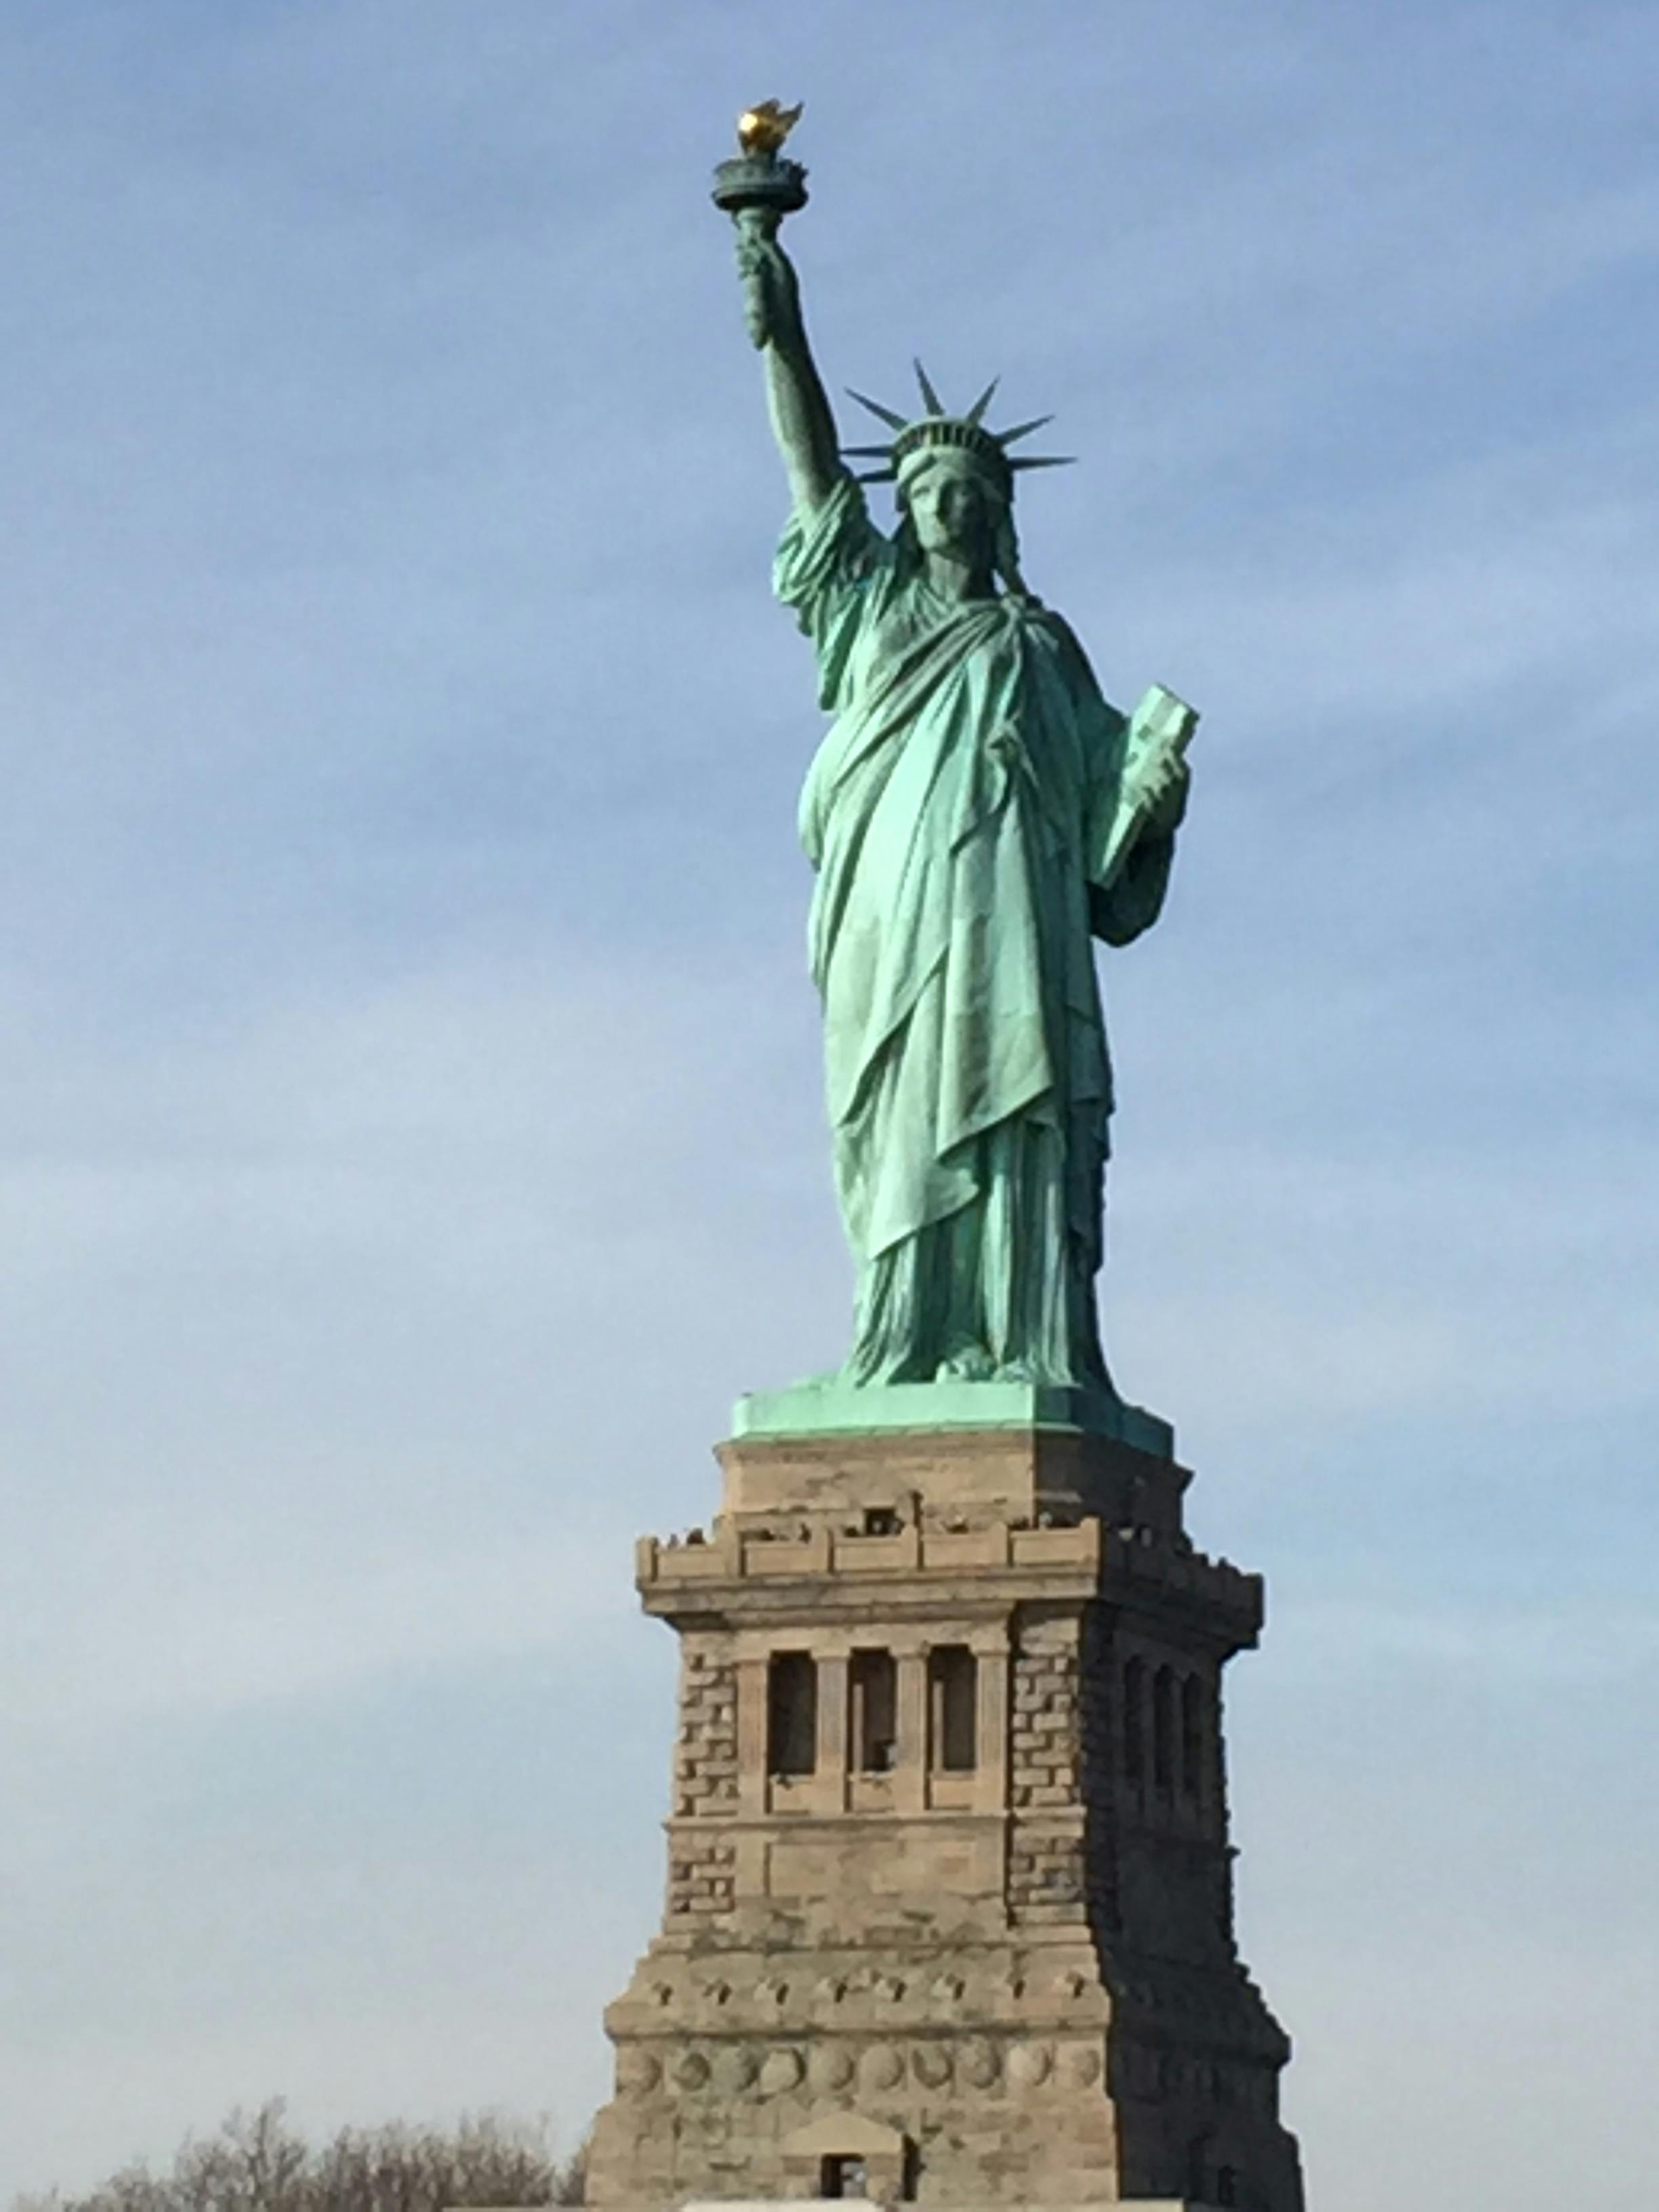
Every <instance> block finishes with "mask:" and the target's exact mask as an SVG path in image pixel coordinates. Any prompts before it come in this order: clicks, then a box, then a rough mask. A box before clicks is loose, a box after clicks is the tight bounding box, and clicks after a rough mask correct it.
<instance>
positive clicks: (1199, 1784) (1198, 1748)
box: [1181, 1674, 1204, 1799]
mask: <svg viewBox="0 0 1659 2212" xmlns="http://www.w3.org/2000/svg"><path fill="white" fill-rule="evenodd" d="M1203 1716H1204V1685H1203V1684H1202V1683H1201V1682H1200V1680H1199V1679H1198V1677H1197V1675H1196V1674H1183V1675H1182V1678H1181V1788H1182V1795H1183V1796H1188V1797H1191V1798H1194V1799H1196V1798H1198V1797H1200V1796H1202V1794H1203V1790H1204V1717H1203Z"/></svg>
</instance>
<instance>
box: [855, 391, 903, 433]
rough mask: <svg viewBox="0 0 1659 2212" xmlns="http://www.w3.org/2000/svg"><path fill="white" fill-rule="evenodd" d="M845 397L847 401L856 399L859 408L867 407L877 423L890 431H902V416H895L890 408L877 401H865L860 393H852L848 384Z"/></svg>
mask: <svg viewBox="0 0 1659 2212" xmlns="http://www.w3.org/2000/svg"><path fill="white" fill-rule="evenodd" d="M847 397H848V398H849V399H856V400H857V401H858V403H859V405H860V407H867V408H868V409H869V410H870V412H871V413H872V415H873V416H875V418H876V420H877V421H878V422H885V423H886V425H887V427H888V428H889V429H890V430H902V428H904V417H903V416H902V415H896V414H895V413H894V412H893V410H892V409H891V408H890V407H884V406H883V405H882V404H881V402H880V400H879V399H866V398H865V396H864V394H863V393H862V392H854V389H853V387H852V386H851V385H850V384H849V385H848V387H847Z"/></svg>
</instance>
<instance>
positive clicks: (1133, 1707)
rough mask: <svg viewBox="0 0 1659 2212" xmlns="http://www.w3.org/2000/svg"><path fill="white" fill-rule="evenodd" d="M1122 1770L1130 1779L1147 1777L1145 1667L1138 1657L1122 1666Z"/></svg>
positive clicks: (1138, 1779)
mask: <svg viewBox="0 0 1659 2212" xmlns="http://www.w3.org/2000/svg"><path fill="white" fill-rule="evenodd" d="M1123 1771H1124V1773H1125V1775H1126V1776H1127V1778H1128V1779H1129V1780H1130V1781H1131V1782H1144V1781H1145V1780H1146V1667H1145V1665H1144V1664H1143V1663H1142V1662H1141V1661H1140V1660H1139V1659H1131V1660H1130V1661H1129V1662H1128V1664H1127V1666H1126V1667H1125V1668H1124V1669H1123Z"/></svg>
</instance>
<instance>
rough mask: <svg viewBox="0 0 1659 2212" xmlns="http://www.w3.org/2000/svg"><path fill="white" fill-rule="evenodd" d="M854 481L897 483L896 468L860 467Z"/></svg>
mask: <svg viewBox="0 0 1659 2212" xmlns="http://www.w3.org/2000/svg"><path fill="white" fill-rule="evenodd" d="M853 481H854V483H896V482H897V481H898V471H897V470H896V469H860V471H858V473H857V474H856V475H855V476H854V478H853Z"/></svg>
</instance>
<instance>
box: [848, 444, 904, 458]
mask: <svg viewBox="0 0 1659 2212" xmlns="http://www.w3.org/2000/svg"><path fill="white" fill-rule="evenodd" d="M892 452H893V448H892V447H891V446H843V447H842V449H841V453H842V459H843V460H848V461H885V460H889V459H891V458H892Z"/></svg>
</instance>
